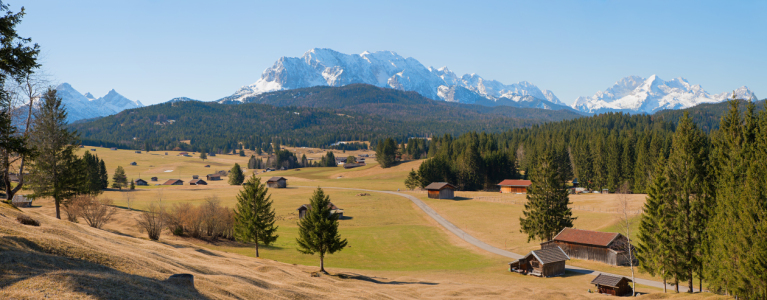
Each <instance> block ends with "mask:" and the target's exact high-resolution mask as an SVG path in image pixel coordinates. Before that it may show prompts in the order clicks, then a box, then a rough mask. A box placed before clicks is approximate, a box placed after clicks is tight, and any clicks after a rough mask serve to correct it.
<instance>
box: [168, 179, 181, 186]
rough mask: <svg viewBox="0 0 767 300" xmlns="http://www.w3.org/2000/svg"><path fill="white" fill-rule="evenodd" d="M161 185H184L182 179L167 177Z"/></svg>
mask: <svg viewBox="0 0 767 300" xmlns="http://www.w3.org/2000/svg"><path fill="white" fill-rule="evenodd" d="M163 185H184V181H183V180H181V179H168V181H166V182H165V183H163Z"/></svg>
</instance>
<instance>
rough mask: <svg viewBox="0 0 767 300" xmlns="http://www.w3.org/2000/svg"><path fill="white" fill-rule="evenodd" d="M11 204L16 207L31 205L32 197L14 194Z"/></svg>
mask: <svg viewBox="0 0 767 300" xmlns="http://www.w3.org/2000/svg"><path fill="white" fill-rule="evenodd" d="M11 204H13V205H14V206H16V207H32V197H27V196H26V195H14V196H13V199H11Z"/></svg>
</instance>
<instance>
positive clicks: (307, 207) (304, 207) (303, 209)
mask: <svg viewBox="0 0 767 300" xmlns="http://www.w3.org/2000/svg"><path fill="white" fill-rule="evenodd" d="M328 207H330V214H331V215H334V214H335V215H338V217H339V218H340V217H343V216H344V210H343V209H340V208H338V206H335V204H333V203H332V202H331V203H330V204H328ZM311 209H312V205H311V204H304V205H301V207H299V208H298V209H296V210H297V211H298V218H299V219H303V218H304V217H305V216H306V212H307V211H310V210H311Z"/></svg>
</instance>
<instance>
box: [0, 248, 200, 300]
mask: <svg viewBox="0 0 767 300" xmlns="http://www.w3.org/2000/svg"><path fill="white" fill-rule="evenodd" d="M4 239H6V240H7V241H8V242H9V243H5V245H0V251H1V252H2V255H0V265H2V266H3V268H2V269H0V290H4V289H6V288H7V287H9V286H12V285H14V284H16V283H18V282H22V281H26V280H33V281H34V280H35V277H48V276H51V277H53V278H56V280H62V281H64V282H66V283H68V285H70V286H71V291H68V292H73V293H78V294H81V295H83V296H86V295H87V296H91V297H94V298H96V299H208V298H207V297H205V296H204V295H202V294H200V293H199V292H198V291H197V289H195V288H194V287H192V286H184V285H179V284H176V283H172V282H169V281H167V280H158V279H154V278H149V277H144V276H139V275H132V274H128V273H124V272H122V271H118V270H115V269H113V268H110V267H107V266H104V265H100V264H96V263H93V262H89V261H86V260H82V259H78V258H70V257H64V256H57V255H52V254H48V253H45V249H44V248H43V247H41V246H40V245H38V244H37V243H35V242H34V241H30V240H28V239H26V238H23V237H5V238H4ZM14 245H24V246H25V247H16V246H14ZM24 248H27V249H24ZM29 249H31V250H29ZM58 278H62V279H58ZM46 280H51V279H50V278H47V279H46Z"/></svg>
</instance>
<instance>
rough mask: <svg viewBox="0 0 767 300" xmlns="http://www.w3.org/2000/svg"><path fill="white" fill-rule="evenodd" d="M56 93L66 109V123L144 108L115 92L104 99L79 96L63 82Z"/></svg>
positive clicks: (111, 92) (89, 94)
mask: <svg viewBox="0 0 767 300" xmlns="http://www.w3.org/2000/svg"><path fill="white" fill-rule="evenodd" d="M56 91H57V94H58V96H59V97H61V99H62V102H63V103H64V106H65V107H66V108H67V113H68V116H67V121H69V122H74V121H77V120H82V119H90V118H96V117H103V116H108V115H113V114H116V113H118V112H121V111H123V110H126V109H131V108H137V107H143V106H144V105H143V104H142V103H141V102H140V101H133V100H130V99H128V98H125V97H124V96H123V95H120V94H119V93H117V92H116V91H115V90H111V91H109V93H107V94H106V95H105V96H104V97H101V98H98V99H96V98H95V97H93V95H91V93H85V95H83V94H80V92H78V91H77V90H75V89H74V88H73V87H72V86H71V85H70V84H69V83H66V82H65V83H62V84H60V85H59V86H58V87H56Z"/></svg>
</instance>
